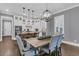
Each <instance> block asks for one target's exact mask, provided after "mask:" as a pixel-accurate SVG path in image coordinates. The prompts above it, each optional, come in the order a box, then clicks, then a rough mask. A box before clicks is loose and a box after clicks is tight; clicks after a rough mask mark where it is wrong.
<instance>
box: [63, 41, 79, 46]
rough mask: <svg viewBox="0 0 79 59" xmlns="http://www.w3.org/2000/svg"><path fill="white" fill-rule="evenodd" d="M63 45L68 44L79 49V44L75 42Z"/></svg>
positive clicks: (66, 42) (65, 42)
mask: <svg viewBox="0 0 79 59" xmlns="http://www.w3.org/2000/svg"><path fill="white" fill-rule="evenodd" d="M62 43H64V44H67V45H71V46H75V47H79V44H78V43H74V42H68V41H63V42H62Z"/></svg>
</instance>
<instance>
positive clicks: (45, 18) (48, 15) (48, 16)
mask: <svg viewBox="0 0 79 59" xmlns="http://www.w3.org/2000/svg"><path fill="white" fill-rule="evenodd" d="M51 15H52V12H51V11H50V10H49V9H48V4H46V10H44V11H43V16H42V17H43V19H44V20H45V21H46V22H48V21H49V18H50V16H51Z"/></svg>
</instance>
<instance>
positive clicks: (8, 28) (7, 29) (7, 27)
mask: <svg viewBox="0 0 79 59" xmlns="http://www.w3.org/2000/svg"><path fill="white" fill-rule="evenodd" d="M2 28H3V31H2V36H12V21H10V20H3V26H2Z"/></svg>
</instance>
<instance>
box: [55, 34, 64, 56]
mask: <svg viewBox="0 0 79 59" xmlns="http://www.w3.org/2000/svg"><path fill="white" fill-rule="evenodd" d="M63 36H64V34H60V35H59V40H58V43H57V51H58V53H57V55H62V53H61V43H62V40H63Z"/></svg>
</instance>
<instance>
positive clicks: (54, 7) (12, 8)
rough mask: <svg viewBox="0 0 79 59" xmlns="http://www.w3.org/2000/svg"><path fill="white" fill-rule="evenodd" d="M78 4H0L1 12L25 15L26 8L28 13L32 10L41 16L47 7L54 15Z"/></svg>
mask: <svg viewBox="0 0 79 59" xmlns="http://www.w3.org/2000/svg"><path fill="white" fill-rule="evenodd" d="M78 4H79V3H47V4H46V3H0V10H2V11H5V10H8V11H7V12H8V13H9V12H11V13H14V14H23V12H22V7H25V8H26V12H27V9H31V10H34V11H35V12H34V15H37V16H39V15H40V14H42V12H43V11H44V10H45V9H46V6H48V7H47V8H48V9H49V10H50V11H51V12H52V13H54V12H57V11H60V10H63V9H66V8H69V7H72V6H74V5H78Z"/></svg>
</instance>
